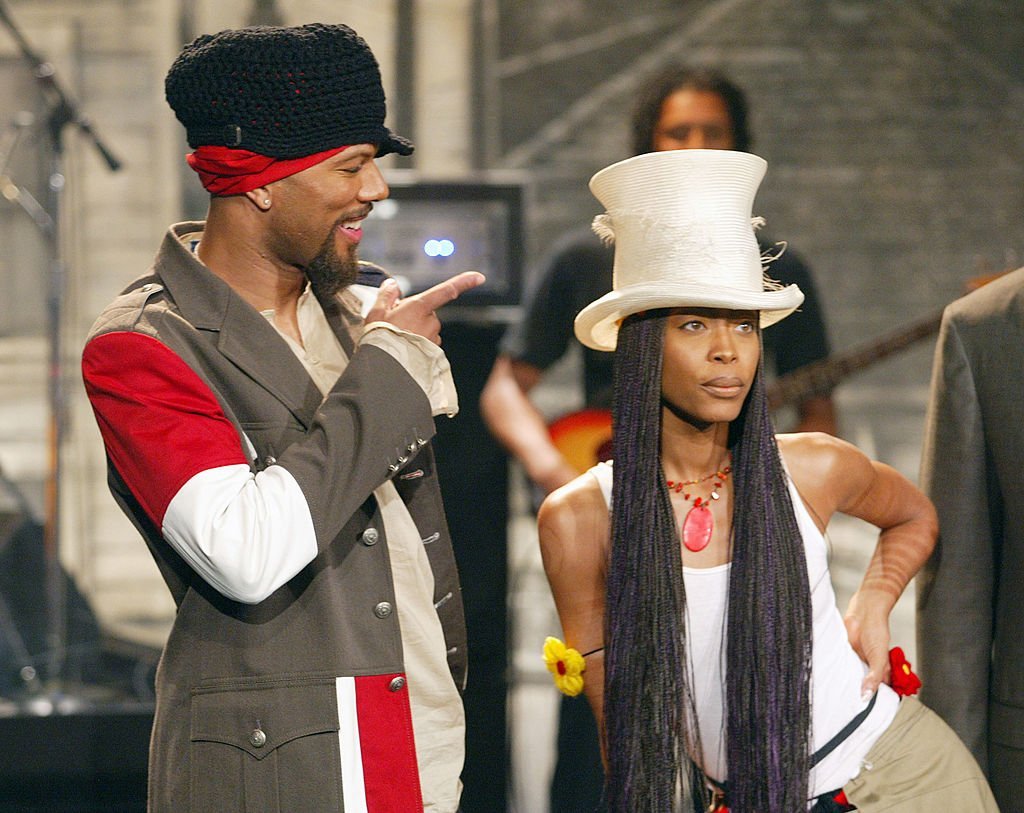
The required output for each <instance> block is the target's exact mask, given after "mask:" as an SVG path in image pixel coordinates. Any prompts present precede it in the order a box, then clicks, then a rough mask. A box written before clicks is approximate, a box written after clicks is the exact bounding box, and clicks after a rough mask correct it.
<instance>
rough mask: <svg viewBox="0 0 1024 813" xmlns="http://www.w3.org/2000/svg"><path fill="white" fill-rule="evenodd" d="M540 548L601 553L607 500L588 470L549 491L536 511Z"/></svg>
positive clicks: (546, 551) (550, 551) (575, 553)
mask: <svg viewBox="0 0 1024 813" xmlns="http://www.w3.org/2000/svg"><path fill="white" fill-rule="evenodd" d="M537 527H538V529H539V532H540V544H541V551H542V553H543V554H544V556H545V559H547V558H548V557H549V556H551V555H552V554H560V555H563V556H572V557H575V556H580V555H584V556H585V555H587V554H588V552H589V553H593V552H595V551H596V552H598V553H599V554H600V555H603V552H604V550H605V549H606V547H607V539H608V503H607V502H606V501H605V498H604V494H603V493H602V492H601V486H600V484H599V483H598V481H597V478H596V477H594V475H592V474H590V473H585V474H581V475H580V476H579V477H577V478H576V479H575V480H572V481H571V482H569V483H566V484H565V485H564V486H562V487H561V488H559V489H556V490H555V491H552V492H551V493H550V494H549V495H548V496H547V498H545V500H544V502H543V503H542V504H541V506H540V510H539V511H538V513H537Z"/></svg>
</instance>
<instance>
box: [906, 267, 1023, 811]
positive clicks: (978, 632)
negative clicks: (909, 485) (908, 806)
mask: <svg viewBox="0 0 1024 813" xmlns="http://www.w3.org/2000/svg"><path fill="white" fill-rule="evenodd" d="M1022 462H1024V268H1021V269H1018V270H1017V271H1014V272H1012V273H1010V274H1007V275H1005V276H1004V277H1001V278H1000V279H998V280H996V281H995V282H992V283H989V284H988V285H986V286H985V287H983V288H981V289H980V290H978V291H975V292H974V293H972V294H969V295H968V296H965V297H963V298H962V299H959V300H957V301H956V302H954V303H952V304H951V305H949V306H948V307H947V308H946V311H945V314H944V316H943V320H942V327H941V330H940V333H939V340H938V345H937V348H936V353H935V365H934V369H933V377H932V393H931V402H930V405H929V410H928V420H927V427H926V432H925V442H924V450H923V455H922V472H921V484H922V487H923V488H924V490H925V492H926V493H927V494H928V495H929V496H930V497H931V499H932V500H933V501H934V502H935V505H936V508H937V509H938V513H939V527H940V531H939V543H938V546H937V548H936V550H935V553H934V554H933V555H932V557H931V559H930V561H929V562H928V563H927V565H926V566H925V568H924V570H923V571H922V573H921V575H920V576H919V578H918V585H917V589H918V595H917V603H918V607H917V609H918V617H917V633H918V641H917V643H918V659H919V662H920V663H919V666H920V671H921V677H922V680H923V681H924V685H923V688H922V689H921V698H922V700H924V702H925V703H927V704H928V705H929V706H930V707H931V708H933V709H934V710H935V711H937V712H938V713H939V714H940V715H941V716H942V717H943V718H944V719H945V720H946V721H947V722H948V723H949V724H950V725H951V726H952V727H953V728H954V730H955V731H956V732H957V733H958V734H959V735H960V737H961V738H962V739H963V740H964V742H965V743H966V744H967V746H968V747H969V748H970V749H971V751H972V753H973V754H974V755H975V757H976V758H977V760H978V762H979V764H980V765H981V766H982V768H983V769H985V770H986V771H987V773H988V775H989V777H990V780H991V782H992V786H993V790H994V791H995V795H996V799H997V801H998V802H999V804H1000V807H1001V809H1002V810H1004V811H1012V810H1024V795H1022V791H1024V471H1022ZM1014 796H1016V797H1017V798H1016V799H1014V798H1013V797H1014Z"/></svg>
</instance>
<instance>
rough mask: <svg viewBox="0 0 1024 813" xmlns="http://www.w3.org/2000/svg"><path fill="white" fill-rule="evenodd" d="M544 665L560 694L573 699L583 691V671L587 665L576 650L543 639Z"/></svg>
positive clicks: (555, 641) (550, 639)
mask: <svg viewBox="0 0 1024 813" xmlns="http://www.w3.org/2000/svg"><path fill="white" fill-rule="evenodd" d="M544 663H546V664H547V667H548V671H549V672H551V676H552V677H553V678H554V680H555V686H556V687H557V688H558V691H560V692H561V693H562V694H564V695H568V696H569V697H575V696H576V695H578V694H579V693H580V692H582V691H583V671H584V670H585V669H586V668H587V664H586V661H584V660H583V656H582V655H581V654H580V653H579V652H578V651H577V650H575V649H573V648H572V647H569V646H566V645H565V644H564V643H562V642H561V641H560V640H558V638H553V637H551V636H548V637H547V638H545V639H544Z"/></svg>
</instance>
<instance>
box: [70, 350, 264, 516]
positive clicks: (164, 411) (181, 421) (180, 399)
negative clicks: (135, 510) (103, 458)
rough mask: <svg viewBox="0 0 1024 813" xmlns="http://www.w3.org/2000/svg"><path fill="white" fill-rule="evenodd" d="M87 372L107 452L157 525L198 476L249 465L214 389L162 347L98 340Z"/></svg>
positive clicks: (88, 353) (87, 356)
mask: <svg viewBox="0 0 1024 813" xmlns="http://www.w3.org/2000/svg"><path fill="white" fill-rule="evenodd" d="M82 373H83V377H84V379H85V388H86V392H87V393H88V395H89V400H90V402H91V403H92V407H93V410H94V412H95V413H96V420H97V422H98V423H99V427H100V432H101V434H102V435H103V442H104V444H105V445H106V449H107V454H108V455H109V456H110V459H111V461H112V462H113V464H114V467H115V468H116V469H117V471H118V473H119V474H120V475H121V477H122V478H123V479H124V481H125V483H126V484H127V485H128V487H129V488H130V489H131V491H132V493H133V494H134V495H135V497H136V499H137V500H138V501H139V503H140V504H141V505H142V507H143V508H144V509H145V511H146V513H147V514H148V515H149V517H150V518H151V519H152V520H153V522H154V523H155V524H156V525H157V527H160V526H162V525H163V517H164V512H165V511H166V510H167V505H168V503H170V501H171V499H173V497H174V495H175V494H177V493H178V490H179V489H180V488H181V487H182V486H183V485H184V484H185V483H187V482H188V481H189V480H190V479H191V478H192V477H193V476H194V475H195V474H196V473H198V472H201V471H205V470H206V469H211V468H216V467H219V466H229V465H236V464H243V465H246V466H248V465H249V461H248V460H246V457H245V454H244V453H243V451H242V445H241V441H240V439H239V435H238V432H236V431H235V428H234V427H233V426H232V425H231V422H230V421H229V420H228V419H227V417H226V416H225V415H224V412H223V410H222V409H221V407H220V404H219V403H218V402H217V399H216V398H215V397H214V395H213V393H212V392H211V391H210V388H209V387H208V386H207V385H206V384H205V383H204V382H203V381H202V379H200V378H199V376H198V375H197V374H196V373H195V371H193V370H192V369H191V368H190V367H189V366H188V365H187V364H185V362H183V361H182V360H181V359H180V358H179V357H178V356H177V355H176V354H175V353H174V352H173V351H171V350H170V349H169V348H168V347H167V346H166V345H164V344H163V343H161V342H160V341H158V340H156V339H154V338H152V337H150V336H145V335H143V334H140V333H127V332H119V333H107V334H104V335H102V336H98V337H97V338H95V339H93V340H92V341H90V342H89V344H88V345H86V348H85V351H84V353H83V355H82Z"/></svg>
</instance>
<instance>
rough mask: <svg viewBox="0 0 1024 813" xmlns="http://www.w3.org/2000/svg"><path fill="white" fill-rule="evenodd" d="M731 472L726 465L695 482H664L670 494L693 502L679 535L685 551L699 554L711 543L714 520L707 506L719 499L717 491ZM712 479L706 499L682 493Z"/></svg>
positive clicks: (730, 468)
mask: <svg viewBox="0 0 1024 813" xmlns="http://www.w3.org/2000/svg"><path fill="white" fill-rule="evenodd" d="M731 471H732V466H731V465H726V466H724V467H723V468H721V469H718V471H713V472H711V474H705V475H704V476H703V477H698V478H697V479H696V480H666V481H665V484H666V485H667V486H668V490H669V491H670V492H673V491H674V492H675V493H676V494H682V495H683V499H684V500H686V501H687V502H689V501H690V500H691V499H692V500H693V506H692V507H691V508H690V510H689V511H687V512H686V517H685V518H684V519H683V528H682V534H681V535H682V538H683V544H684V545H685V546H686V549H687V550H691V551H693V552H694V553H699V552H700V551H702V550H704V548H706V547H707V546H708V543H709V542H710V541H711V534H712V533H713V532H714V530H715V520H714V517H713V516H712V514H711V509H710V508H709V507H708V506H710V505H711V503H712V502H713V501H714V500H719V499H721V495H720V494H719V493H718V489H720V488H721V487H722V486H723V485H725V481H726V480H727V479H728V477H729V473H730V472H731ZM712 478H714V483H713V485H712V487H711V493H710V494H709V495H708V496H707V497H698V496H697V495H696V494H691V493H689V492H688V491H684V489H685V488H686V487H687V486H696V485H700V484H701V483H705V482H707V481H708V480H711V479H712Z"/></svg>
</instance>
